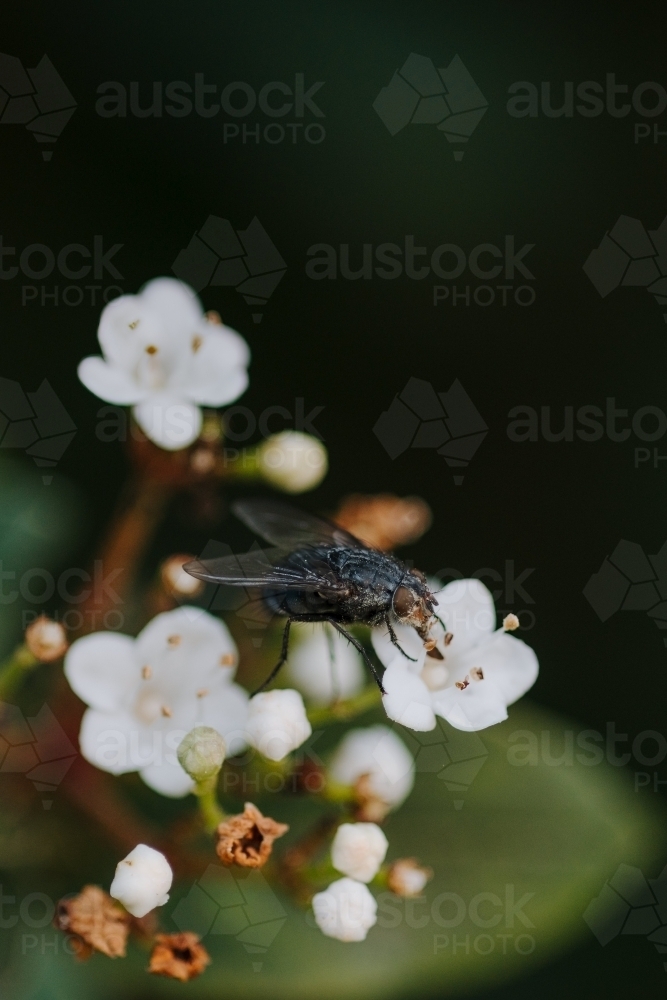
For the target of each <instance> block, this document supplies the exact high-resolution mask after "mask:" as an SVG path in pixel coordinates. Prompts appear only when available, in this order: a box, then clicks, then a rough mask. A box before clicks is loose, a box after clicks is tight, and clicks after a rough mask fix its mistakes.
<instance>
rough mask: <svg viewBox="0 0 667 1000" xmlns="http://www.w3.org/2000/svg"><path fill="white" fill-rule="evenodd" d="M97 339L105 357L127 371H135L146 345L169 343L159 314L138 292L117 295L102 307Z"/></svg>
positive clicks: (163, 345)
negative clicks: (144, 301)
mask: <svg viewBox="0 0 667 1000" xmlns="http://www.w3.org/2000/svg"><path fill="white" fill-rule="evenodd" d="M97 339H98V340H99V342H100V347H101V348H102V353H103V354H104V357H105V358H106V360H107V361H108V362H109V363H110V364H111V365H112V366H113V367H114V368H120V369H122V370H123V371H126V372H127V373H128V374H134V369H135V367H136V365H137V364H138V362H139V360H140V359H141V358H142V357H143V355H144V353H145V350H146V347H147V346H149V345H150V344H154V345H155V346H158V347H162V348H163V349H165V348H166V347H167V346H168V342H167V339H166V338H165V331H164V328H163V326H162V324H161V322H160V320H159V317H157V316H156V315H155V313H154V312H153V311H152V310H151V309H150V308H149V307H148V306H147V305H146V304H145V303H143V302H142V301H141V299H140V298H139V296H138V295H120V296H119V297H118V298H117V299H113V300H112V301H111V302H109V304H108V305H106V306H105V307H104V309H103V310H102V315H101V316H100V325H99V327H98V330H97Z"/></svg>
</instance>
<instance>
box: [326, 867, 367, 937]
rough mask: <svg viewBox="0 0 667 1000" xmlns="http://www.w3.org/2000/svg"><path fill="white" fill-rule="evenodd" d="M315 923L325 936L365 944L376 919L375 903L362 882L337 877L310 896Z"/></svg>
mask: <svg viewBox="0 0 667 1000" xmlns="http://www.w3.org/2000/svg"><path fill="white" fill-rule="evenodd" d="M313 911H314V913H315V923H316V924H317V926H318V927H319V929H320V930H321V931H322V933H323V934H326V935H327V937H332V938H338V940H339V941H365V940H366V935H367V933H368V931H369V930H370V928H371V927H372V926H373V924H374V923H375V922H376V920H377V903H376V902H375V899H374V898H373V896H372V895H371V893H370V891H369V889H368V887H367V886H365V885H364V884H363V882H357V881H355V879H353V878H339V879H338V881H337V882H332V883H331V885H330V886H329V888H328V889H325V890H324V892H318V893H316V894H315V895H314V896H313Z"/></svg>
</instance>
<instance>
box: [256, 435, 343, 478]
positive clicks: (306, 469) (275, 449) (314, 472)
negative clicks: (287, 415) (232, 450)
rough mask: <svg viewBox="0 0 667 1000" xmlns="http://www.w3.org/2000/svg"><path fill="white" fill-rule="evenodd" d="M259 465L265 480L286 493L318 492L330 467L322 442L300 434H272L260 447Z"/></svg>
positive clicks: (258, 451) (258, 452) (258, 453)
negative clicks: (318, 486)
mask: <svg viewBox="0 0 667 1000" xmlns="http://www.w3.org/2000/svg"><path fill="white" fill-rule="evenodd" d="M257 462H258V466H259V471H260V472H261V474H262V476H263V477H264V479H266V480H268V482H270V483H272V484H273V485H274V486H277V487H278V489H281V490H284V491H285V492H286V493H305V492H306V490H312V489H314V488H315V487H316V486H317V485H318V484H319V483H321V482H322V480H323V479H324V477H325V476H326V474H327V468H328V465H329V460H328V457H327V451H326V448H325V447H324V445H323V444H322V442H321V441H319V440H318V439H317V438H314V437H311V436H310V434H302V433H301V432H300V431H282V432H281V433H280V434H272V435H271V437H269V438H267V439H266V441H264V442H263V444H261V445H260V447H259V448H258V450H257Z"/></svg>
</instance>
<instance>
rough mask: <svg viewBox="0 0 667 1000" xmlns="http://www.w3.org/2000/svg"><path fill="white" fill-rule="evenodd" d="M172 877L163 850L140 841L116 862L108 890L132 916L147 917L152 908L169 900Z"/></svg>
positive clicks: (172, 874)
mask: <svg viewBox="0 0 667 1000" xmlns="http://www.w3.org/2000/svg"><path fill="white" fill-rule="evenodd" d="M173 878H174V873H173V872H172V870H171V868H170V866H169V862H168V861H167V859H166V858H165V856H164V854H160V852H159V851H156V850H155V849H154V848H152V847H147V846H146V844H137V846H136V847H135V848H134V850H133V851H130V853H129V854H128V856H127V857H126V858H124V859H123V860H122V861H119V862H118V864H117V865H116V874H115V876H114V880H113V882H112V883H111V888H110V889H109V894H110V895H111V896H113V898H114V899H117V900H119V902H121V903H122V904H123V906H124V907H125V909H126V910H129V912H130V913H131V914H132V916H133V917H145V916H146V914H147V913H148V912H149V911H150V910H153V909H154V908H155V907H156V906H164V904H165V903H166V902H167V900H168V899H169V890H170V889H171V883H172V881H173Z"/></svg>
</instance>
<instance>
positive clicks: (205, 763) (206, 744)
mask: <svg viewBox="0 0 667 1000" xmlns="http://www.w3.org/2000/svg"><path fill="white" fill-rule="evenodd" d="M225 754H226V747H225V741H224V740H223V738H222V736H221V735H220V733H218V732H217V731H216V730H215V729H212V728H211V727H210V726H195V728H194V729H191V730H190V732H189V733H188V734H187V736H184V737H183V739H182V740H181V742H180V743H179V745H178V750H177V751H176V756H177V757H178V763H179V764H180V765H181V767H182V768H183V770H184V771H185V772H186V774H189V775H190V777H191V778H192V780H193V781H196V782H200V781H207V780H208V779H209V778H215V776H216V774H218V772H219V771H220V768H221V767H222V765H223V763H224V760H225Z"/></svg>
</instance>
